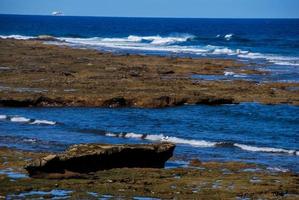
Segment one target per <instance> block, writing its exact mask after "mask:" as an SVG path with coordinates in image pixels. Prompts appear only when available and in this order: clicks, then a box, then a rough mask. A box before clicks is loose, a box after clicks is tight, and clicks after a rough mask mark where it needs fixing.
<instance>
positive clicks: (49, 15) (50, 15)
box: [0, 13, 299, 19]
mask: <svg viewBox="0 0 299 200" xmlns="http://www.w3.org/2000/svg"><path fill="white" fill-rule="evenodd" d="M0 15H19V16H45V17H46V16H48V17H102V18H158V19H299V17H298V18H295V17H159V16H101V15H65V14H63V15H57V16H55V15H52V14H15V13H0Z"/></svg>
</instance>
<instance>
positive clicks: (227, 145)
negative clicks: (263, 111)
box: [83, 130, 299, 156]
mask: <svg viewBox="0 0 299 200" xmlns="http://www.w3.org/2000/svg"><path fill="white" fill-rule="evenodd" d="M89 131H90V132H94V133H95V132H96V133H99V134H101V135H104V136H108V137H118V138H127V139H129V138H133V139H142V140H149V141H158V142H172V143H175V144H182V145H190V146H193V147H202V148H204V147H221V148H239V149H242V150H244V151H253V152H264V153H280V154H290V155H296V156H299V151H296V150H288V149H282V148H271V147H257V146H251V145H245V144H239V143H233V142H211V141H205V140H194V139H184V138H179V137H173V136H165V135H163V134H138V133H110V132H104V131H95V130H93V131H92V130H84V131H83V132H89Z"/></svg>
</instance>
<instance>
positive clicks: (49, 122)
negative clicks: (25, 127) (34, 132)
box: [30, 119, 56, 125]
mask: <svg viewBox="0 0 299 200" xmlns="http://www.w3.org/2000/svg"><path fill="white" fill-rule="evenodd" d="M30 124H44V125H55V124H56V122H54V121H48V120H38V119H36V120H34V121H33V122H31V123H30Z"/></svg>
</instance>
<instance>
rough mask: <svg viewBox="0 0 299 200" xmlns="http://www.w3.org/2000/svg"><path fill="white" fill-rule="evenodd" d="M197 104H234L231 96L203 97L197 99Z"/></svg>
mask: <svg viewBox="0 0 299 200" xmlns="http://www.w3.org/2000/svg"><path fill="white" fill-rule="evenodd" d="M197 104H206V105H222V104H236V102H235V101H234V99H232V98H213V97H211V98H203V99H199V100H198V101H197Z"/></svg>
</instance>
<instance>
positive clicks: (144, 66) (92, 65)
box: [0, 39, 299, 108]
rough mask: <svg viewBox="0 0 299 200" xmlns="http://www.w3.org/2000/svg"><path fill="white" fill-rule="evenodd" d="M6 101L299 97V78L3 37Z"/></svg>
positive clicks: (228, 64)
mask: <svg viewBox="0 0 299 200" xmlns="http://www.w3.org/2000/svg"><path fill="white" fill-rule="evenodd" d="M0 48H1V54H0V60H1V67H0V71H1V73H0V106H3V107H67V106H73V107H140V108H143V107H148V108H162V107H171V106H179V105H183V104H208V105H219V104H237V103H241V102H259V103H262V104H292V105H299V99H298V96H299V91H298V90H296V89H295V90H292V89H291V88H298V87H299V83H277V82H262V83H257V82H253V81H245V80H231V81H221V80H212V81H206V80H199V79H196V78H192V76H193V75H224V74H225V72H226V71H227V70H229V71H233V72H236V73H237V72H242V73H243V74H259V73H266V72H261V71H256V70H246V69H244V68H243V67H244V66H245V64H244V63H240V62H237V61H235V60H230V59H212V58H198V59H192V58H177V57H161V56H143V55H129V54H127V55H116V54H112V53H103V52H99V51H96V50H88V49H74V48H70V47H66V46H55V45H48V44H43V41H38V40H22V41H21V40H14V39H0Z"/></svg>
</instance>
